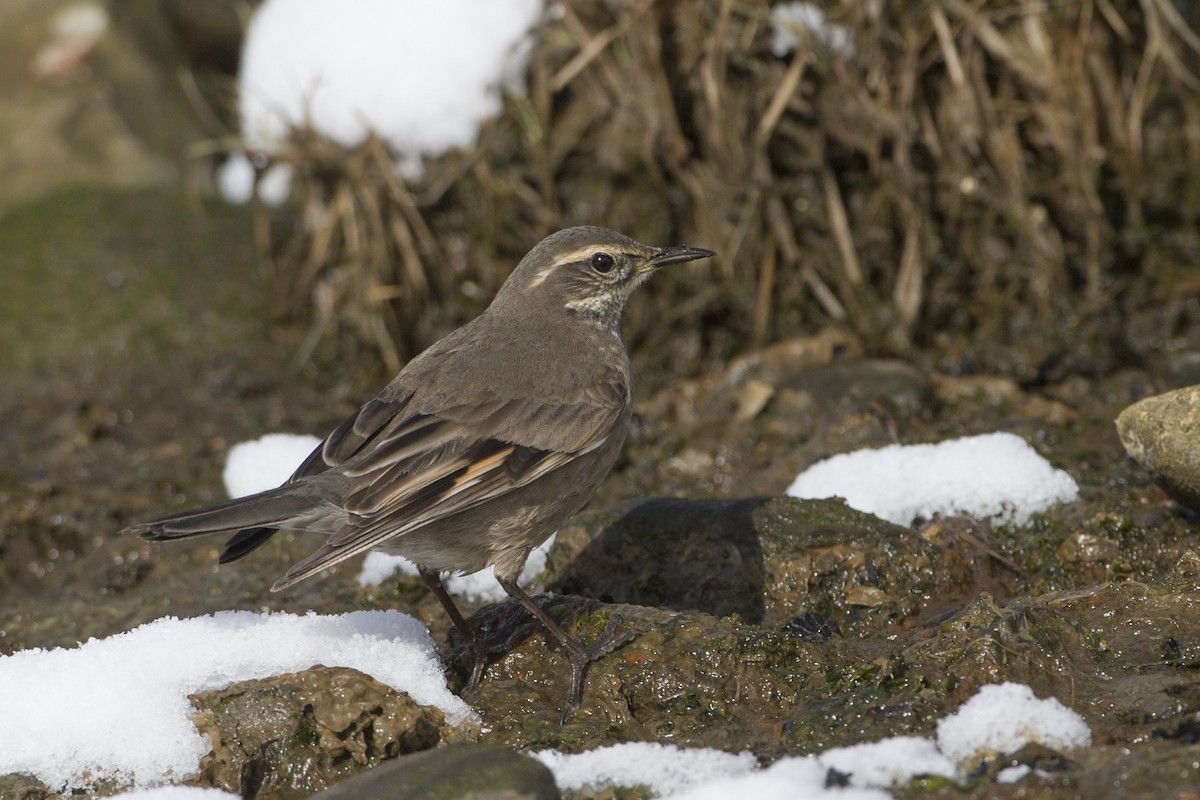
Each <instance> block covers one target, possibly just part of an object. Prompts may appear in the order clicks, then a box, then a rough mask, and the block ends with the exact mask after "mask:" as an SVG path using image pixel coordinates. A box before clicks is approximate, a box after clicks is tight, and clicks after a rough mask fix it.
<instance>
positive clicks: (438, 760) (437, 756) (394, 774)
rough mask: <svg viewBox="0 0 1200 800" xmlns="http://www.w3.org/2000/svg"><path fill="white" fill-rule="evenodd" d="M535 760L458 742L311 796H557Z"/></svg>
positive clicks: (427, 799) (432, 799) (332, 799)
mask: <svg viewBox="0 0 1200 800" xmlns="http://www.w3.org/2000/svg"><path fill="white" fill-rule="evenodd" d="M559 797H560V794H559V791H558V787H557V786H556V785H555V783H554V776H553V775H552V774H551V773H550V770H549V769H547V768H546V767H545V765H543V764H542V763H541V762H540V761H537V760H535V759H532V758H530V757H529V756H526V755H522V754H521V753H518V752H517V751H515V750H510V749H509V748H507V747H495V746H492V745H483V744H474V743H471V742H460V743H458V744H451V745H447V746H446V747H439V748H437V749H434V750H426V751H424V752H421V753H414V754H412V755H409V756H404V757H403V758H398V759H396V760H394V761H388V762H386V763H384V764H380V765H379V766H378V767H375V768H374V769H372V770H369V771H368V772H364V773H362V774H359V775H356V776H354V777H353V778H350V779H349V780H347V781H344V782H342V783H339V784H338V785H337V786H334V787H333V788H332V789H327V790H326V791H324V792H320V793H319V794H316V795H314V796H313V800H558V798H559Z"/></svg>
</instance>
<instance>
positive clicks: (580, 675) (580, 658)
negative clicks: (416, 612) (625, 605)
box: [496, 576, 637, 723]
mask: <svg viewBox="0 0 1200 800" xmlns="http://www.w3.org/2000/svg"><path fill="white" fill-rule="evenodd" d="M496 580H497V581H499V582H500V586H501V587H503V589H504V591H506V592H508V595H509V597H511V598H513V599H514V600H516V601H517V602H518V603H520V604H521V605H522V606H524V607H525V610H526V611H528V612H529V613H530V614H532V615H533V616H534V617H535V618H536V619H537V621H538V622H540V623H541V624H542V627H543V628H545V629H546V632H547V633H549V634H550V635H551V636H552V637H553V638H555V639H556V640H558V645H559V646H560V647H561V648H562V649H563V650H565V651H566V652H567V658H568V659H569V660H570V662H571V694H570V698H569V699H568V704H567V707H566V708H564V709H563V715H562V721H563V722H564V723H565V722H566V721H567V718H568V717H570V716H571V714H573V713H575V712H576V711H578V710H579V706H580V705H581V704H582V703H583V683H584V679H585V678H586V677H587V668H588V665H589V664H591V663H592V662H593V661H595V660H597V659H599V658H603V657H604V656H606V655H608V654H609V653H611V652H613V651H614V650H616V649H618V648H620V647H623V646H625V645H627V644H629V643H630V642H631V641H633V640H634V639H635V638H636V637H637V634H635V633H634V632H633V631H624V632H623V633H617V626H618V625H620V624H621V617H620V616H619V615H617V614H612V615H610V616H609V618H608V624H607V625H605V626H604V631H603V632H601V634H600V635H599V636H598V637H596V640H595V641H594V642H592V643H591V644H590V645H585V644H584V643H583V642H581V641H579V640H578V639H576V638H575V637H574V636H571V635H570V634H569V633H567V632H566V631H565V630H563V629H562V626H560V625H559V624H558V623H557V622H555V621H554V620H552V619H550V615H549V614H547V613H546V612H545V611H543V610H542V608H541V606H539V605H538V604H537V603H535V602H533V598H532V597H530V596H529V594H528V593H527V592H526V591H525V590H524V589H522V588H521V587H520V586H518V585H517V582H516V581H515V580H512V579H505V578H501V577H499V576H497V577H496Z"/></svg>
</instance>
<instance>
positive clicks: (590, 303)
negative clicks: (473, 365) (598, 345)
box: [496, 226, 715, 325]
mask: <svg viewBox="0 0 1200 800" xmlns="http://www.w3.org/2000/svg"><path fill="white" fill-rule="evenodd" d="M712 255H715V254H714V253H713V252H712V251H711V250H705V249H704V248H701V247H651V246H649V245H645V244H641V243H640V242H636V241H634V240H633V239H630V238H629V237H628V236H624V235H622V234H620V233H617V232H616V231H610V230H608V229H607V228H597V227H591V226H581V227H577V228H567V229H565V230H561V231H558V232H557V233H553V234H551V235H550V236H547V237H546V238H545V239H543V240H542V241H540V242H538V243H537V245H535V246H534V248H533V249H532V250H530V251H529V254H528V255H526V256H525V258H523V259H522V260H521V263H520V264H519V265H517V268H516V269H515V270H514V271H513V274H512V275H510V276H509V278H508V280H507V281H505V282H504V286H503V287H501V289H500V293H499V294H498V295H497V296H496V302H497V303H499V302H505V301H508V300H510V299H515V298H516V297H517V296H520V297H521V298H522V299H521V300H517V301H516V302H518V303H520V304H522V305H523V306H526V307H527V306H529V305H534V304H536V305H543V304H545V305H549V306H551V307H559V308H562V309H565V310H566V311H567V312H568V313H571V314H577V315H581V316H586V317H589V318H593V319H596V320H598V321H600V322H602V323H605V324H609V325H616V324H617V323H618V322H619V321H620V319H621V312H622V311H623V310H624V308H625V301H626V300H627V299H628V298H629V295H630V294H631V293H632V292H633V290H634V289H636V288H637V287H638V286H640V285H641V284H642V283H643V282H644V281H645V280H646V279H647V278H649V277H650V276H651V275H653V274H654V273H655V272H656V271H657V270H659V269H661V268H662V267H665V266H667V265H668V264H679V263H681V262H684V261H692V260H694V259H697V258H708V257H709V256H712Z"/></svg>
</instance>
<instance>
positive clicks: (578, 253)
mask: <svg viewBox="0 0 1200 800" xmlns="http://www.w3.org/2000/svg"><path fill="white" fill-rule="evenodd" d="M602 249H604V248H602V247H600V246H599V245H594V244H589V245H586V246H584V247H580V248H577V249H575V250H572V251H570V252H569V253H563V254H562V255H560V256H559V257H558V258H556V259H555V260H554V263H553V264H551V265H550V266H548V267H546V268H545V269H543V270H542V271H541V272H539V273H537V275H534V276H533V280H531V281H530V282H529V288H531V289H532V288H534V287H535V286H541V285H542V283H544V282H545V280H546V278H548V277H549V276H550V273H551V272H553V271H554V270H556V269H558V268H559V267H561V266H562V265H563V264H570V263H572V262H575V261H582V260H583V259H585V258H587V257H588V256H590V255H591V254H592V253H595V252H597V251H599V250H602ZM613 252H614V253H622V252H624V251H622V250H617V249H613Z"/></svg>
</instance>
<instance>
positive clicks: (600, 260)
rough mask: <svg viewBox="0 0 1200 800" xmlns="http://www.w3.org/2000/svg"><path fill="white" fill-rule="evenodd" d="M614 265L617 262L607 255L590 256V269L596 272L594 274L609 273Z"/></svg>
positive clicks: (594, 254) (595, 254) (596, 254)
mask: <svg viewBox="0 0 1200 800" xmlns="http://www.w3.org/2000/svg"><path fill="white" fill-rule="evenodd" d="M616 263H617V262H616V261H614V260H613V257H612V256H610V255H609V254H608V253H593V254H592V260H591V264H592V269H594V270H596V272H600V273H605V272H611V271H612V268H613V266H614V265H615V264H616Z"/></svg>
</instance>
